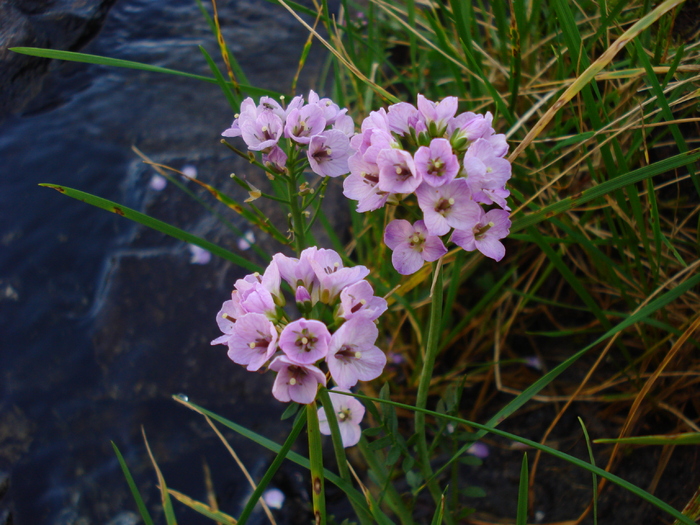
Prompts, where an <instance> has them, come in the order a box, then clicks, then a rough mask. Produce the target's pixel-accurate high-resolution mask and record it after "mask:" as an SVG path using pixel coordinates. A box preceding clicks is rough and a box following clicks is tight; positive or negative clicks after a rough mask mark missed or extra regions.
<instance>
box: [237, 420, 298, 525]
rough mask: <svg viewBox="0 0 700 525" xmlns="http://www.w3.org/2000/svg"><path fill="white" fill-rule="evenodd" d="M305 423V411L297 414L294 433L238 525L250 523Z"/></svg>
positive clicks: (280, 452) (266, 473) (250, 499)
mask: <svg viewBox="0 0 700 525" xmlns="http://www.w3.org/2000/svg"><path fill="white" fill-rule="evenodd" d="M304 423H305V418H304V414H303V411H300V412H299V413H298V414H297V417H296V421H294V426H293V427H292V431H291V432H290V433H289V435H288V436H287V439H286V440H285V441H284V444H283V445H282V446H281V447H280V449H279V452H277V456H276V457H275V459H274V460H273V461H272V463H271V464H270V466H269V467H268V469H267V472H265V474H264V475H263V477H262V479H261V480H260V482H259V483H258V486H257V487H255V490H254V491H253V494H251V496H250V498H249V499H248V502H247V503H246V505H245V508H244V509H243V512H241V515H240V516H239V517H238V523H239V524H240V525H243V524H244V523H245V522H246V521H248V518H249V517H250V515H251V513H252V512H253V509H254V508H255V506H256V505H257V504H258V500H259V499H260V498H261V497H262V494H263V492H264V491H265V489H266V488H267V486H268V485H269V484H270V482H271V481H272V477H273V476H274V475H275V473H276V472H277V470H278V469H279V468H280V467H281V466H282V462H283V461H284V460H285V458H286V456H287V454H288V453H289V451H290V450H291V449H292V445H294V442H295V441H296V440H297V438H298V437H299V434H301V431H302V430H303V429H304Z"/></svg>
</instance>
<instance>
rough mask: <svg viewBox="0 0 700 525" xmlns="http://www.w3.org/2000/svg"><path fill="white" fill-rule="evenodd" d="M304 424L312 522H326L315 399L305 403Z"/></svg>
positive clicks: (321, 523)
mask: <svg viewBox="0 0 700 525" xmlns="http://www.w3.org/2000/svg"><path fill="white" fill-rule="evenodd" d="M306 425H307V431H308V433H309V462H310V463H311V494H312V500H313V504H314V520H315V521H314V523H315V524H316V525H325V523H326V496H325V492H324V488H323V450H322V448H321V430H320V428H319V423H318V412H317V408H316V401H314V402H313V403H310V404H308V405H306Z"/></svg>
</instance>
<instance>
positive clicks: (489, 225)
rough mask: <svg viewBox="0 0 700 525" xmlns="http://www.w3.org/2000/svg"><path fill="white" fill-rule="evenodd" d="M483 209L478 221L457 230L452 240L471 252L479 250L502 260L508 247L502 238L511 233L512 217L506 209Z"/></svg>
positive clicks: (496, 259) (487, 255)
mask: <svg viewBox="0 0 700 525" xmlns="http://www.w3.org/2000/svg"><path fill="white" fill-rule="evenodd" d="M479 210H481V213H480V215H481V216H480V218H479V220H478V221H477V223H476V224H475V225H474V226H473V227H472V228H470V229H467V230H455V231H454V233H453V234H452V239H451V240H452V242H453V243H455V244H456V245H458V246H460V247H462V248H463V249H464V250H466V251H468V252H471V251H474V250H479V251H480V252H481V253H483V254H484V255H485V256H486V257H490V258H491V259H494V260H495V261H500V260H501V259H503V256H504V255H505V254H506V248H505V246H503V243H502V242H501V241H500V239H503V238H504V237H506V236H507V235H508V234H509V233H510V224H511V223H510V219H509V218H508V212H507V211H505V210H491V211H488V212H486V213H484V210H482V209H481V206H479Z"/></svg>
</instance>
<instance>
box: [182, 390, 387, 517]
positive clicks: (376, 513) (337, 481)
mask: <svg viewBox="0 0 700 525" xmlns="http://www.w3.org/2000/svg"><path fill="white" fill-rule="evenodd" d="M173 399H175V400H176V401H178V402H179V403H182V404H183V405H185V406H186V407H188V408H190V409H191V410H194V411H195V412H198V413H199V414H203V415H206V416H209V417H210V418H212V419H214V420H216V421H218V422H219V423H221V424H222V425H224V426H225V427H227V428H230V429H231V430H233V431H234V432H237V433H238V434H240V435H242V436H244V437H246V438H248V439H250V440H251V441H253V442H255V443H257V444H258V445H260V446H262V447H264V448H266V449H268V450H270V451H272V452H274V453H275V454H278V453H279V451H280V450H281V449H282V447H281V445H279V444H277V443H275V442H274V441H272V440H271V439H268V438H266V437H264V436H261V435H260V434H257V433H255V432H253V431H251V430H248V429H247V428H245V427H243V426H241V425H239V424H237V423H234V422H233V421H230V420H228V419H226V418H224V417H221V416H219V415H218V414H215V413H214V412H210V411H209V410H207V409H205V408H202V407H200V406H198V405H195V404H194V403H191V402H189V401H185V400H184V399H182V398H180V397H178V396H173ZM299 413H300V414H303V411H300V412H299ZM286 458H287V459H288V460H290V461H292V462H294V463H296V464H297V465H300V466H302V467H304V468H306V469H310V468H311V465H310V463H309V459H308V458H306V457H304V456H302V455H301V454H297V453H296V452H294V451H291V450H290V451H289V452H288V453H287V455H286ZM323 475H324V476H325V478H326V479H327V480H328V481H330V482H331V483H333V484H334V485H335V486H336V487H338V488H339V489H341V490H342V491H343V492H344V493H345V494H347V496H348V498H351V499H352V500H353V501H354V502H355V503H356V504H357V505H359V506H360V507H363V508H364V509H366V511H367V512H368V513H371V514H372V516H373V517H374V519H375V520H377V522H379V523H387V524H389V523H392V522H391V520H389V518H388V517H386V515H385V514H384V513H383V512H382V511H381V509H379V508H372V509H369V508H368V507H367V502H366V501H365V498H364V496H363V495H362V494H361V493H360V492H358V491H357V490H356V489H355V488H354V487H353V486H352V485H350V484H349V483H346V482H345V481H344V480H343V479H342V478H341V477H340V476H338V475H337V474H334V473H333V472H331V471H330V470H324V471H323Z"/></svg>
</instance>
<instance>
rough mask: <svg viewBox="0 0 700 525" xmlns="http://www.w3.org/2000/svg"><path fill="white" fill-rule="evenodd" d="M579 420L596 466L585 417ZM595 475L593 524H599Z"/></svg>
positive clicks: (594, 475) (589, 455) (590, 457)
mask: <svg viewBox="0 0 700 525" xmlns="http://www.w3.org/2000/svg"><path fill="white" fill-rule="evenodd" d="M578 422H579V423H580V424H581V429H582V430H583V435H584V437H585V438H586V448H587V449H588V459H589V460H590V461H591V465H593V466H595V456H594V455H593V447H591V438H590V437H589V436H588V430H586V425H584V424H583V419H581V418H580V417H579V418H578ZM592 476H593V525H598V476H596V474H595V472H594V473H593V474H592Z"/></svg>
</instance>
